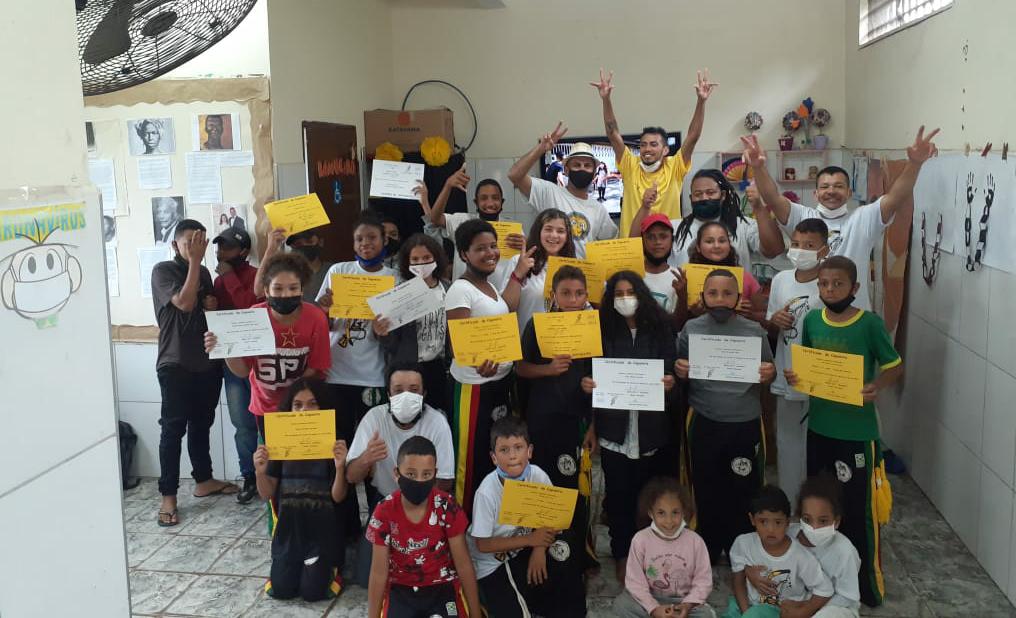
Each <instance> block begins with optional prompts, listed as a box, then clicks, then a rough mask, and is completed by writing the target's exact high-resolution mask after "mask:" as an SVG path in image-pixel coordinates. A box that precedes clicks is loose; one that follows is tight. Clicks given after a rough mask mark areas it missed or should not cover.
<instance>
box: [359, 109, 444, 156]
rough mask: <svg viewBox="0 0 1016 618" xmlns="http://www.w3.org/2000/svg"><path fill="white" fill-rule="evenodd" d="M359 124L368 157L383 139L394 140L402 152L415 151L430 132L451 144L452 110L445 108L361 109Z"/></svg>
mask: <svg viewBox="0 0 1016 618" xmlns="http://www.w3.org/2000/svg"><path fill="white" fill-rule="evenodd" d="M363 128H364V142H365V146H364V147H365V148H366V149H367V156H368V157H370V156H373V155H374V150H375V149H376V148H377V147H378V146H379V145H380V144H383V143H384V142H391V143H393V144H395V145H396V146H398V147H399V148H401V149H402V151H403V152H418V151H419V150H420V143H421V142H423V140H424V139H425V138H428V137H431V136H437V137H443V138H445V139H446V140H448V143H449V144H451V145H452V146H453V147H454V146H455V129H454V127H453V126H452V110H450V109H447V108H439V109H418V110H406V111H399V110H391V109H375V110H370V111H365V112H363Z"/></svg>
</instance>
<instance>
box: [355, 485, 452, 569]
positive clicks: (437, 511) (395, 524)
mask: <svg viewBox="0 0 1016 618" xmlns="http://www.w3.org/2000/svg"><path fill="white" fill-rule="evenodd" d="M427 504H428V505H430V508H429V509H428V511H427V514H426V515H424V516H423V519H421V520H420V523H417V524H414V523H413V522H411V521H409V519H408V518H406V512H405V510H403V508H402V492H401V491H395V492H393V493H392V494H390V495H389V496H388V497H387V498H385V499H384V500H382V501H381V502H380V503H378V505H377V507H375V508H374V515H373V516H371V518H370V522H369V523H368V524H367V533H366V536H367V540H368V541H370V542H371V543H373V544H374V545H387V546H388V582H389V583H391V584H396V585H399V586H433V585H435V584H442V583H445V582H453V581H455V580H456V579H458V577H459V576H458V573H456V572H455V564H454V562H453V561H452V552H451V548H450V547H449V546H448V539H451V538H455V537H457V536H459V535H460V534H465V532H466V528H467V527H468V526H469V522H468V521H467V520H466V513H465V512H464V511H463V510H462V508H460V507H459V505H458V503H457V502H455V498H452V497H451V495H449V494H447V493H445V492H443V491H441V490H440V489H437V488H436V487H435V488H434V489H432V490H431V492H430V498H428V499H427Z"/></svg>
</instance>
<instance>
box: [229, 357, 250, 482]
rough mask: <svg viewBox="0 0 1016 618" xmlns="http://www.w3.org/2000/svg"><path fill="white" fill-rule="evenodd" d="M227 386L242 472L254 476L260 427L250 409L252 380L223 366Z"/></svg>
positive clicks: (230, 417) (237, 453)
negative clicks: (255, 452)
mask: <svg viewBox="0 0 1016 618" xmlns="http://www.w3.org/2000/svg"><path fill="white" fill-rule="evenodd" d="M223 373H224V375H225V386H226V404H227V405H228V406H229V420H230V421H232V423H233V428H234V429H235V430H236V433H234V434H233V440H234V442H235V443H236V456H237V457H238V458H239V461H240V474H242V475H243V477H244V478H254V451H255V450H256V449H257V447H258V427H257V423H255V421H254V415H253V414H252V413H251V411H250V381H249V380H248V379H247V378H238V377H236V376H235V375H233V372H232V371H230V370H229V368H228V367H224V368H223Z"/></svg>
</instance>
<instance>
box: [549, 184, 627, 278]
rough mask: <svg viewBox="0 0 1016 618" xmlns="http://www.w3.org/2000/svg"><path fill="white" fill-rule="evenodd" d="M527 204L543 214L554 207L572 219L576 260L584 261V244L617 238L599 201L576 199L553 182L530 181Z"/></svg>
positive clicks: (614, 226)
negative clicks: (530, 186)
mask: <svg viewBox="0 0 1016 618" xmlns="http://www.w3.org/2000/svg"><path fill="white" fill-rule="evenodd" d="M531 181H532V188H531V189H530V190H529V205H530V206H532V207H533V208H535V209H536V211H537V212H542V211H544V210H547V209H550V208H557V209H558V210H561V211H563V212H565V213H568V215H569V218H570V219H571V232H572V238H573V239H574V240H575V257H577V258H580V259H585V257H586V242H589V241H594V240H610V239H611V238H614V237H616V236H617V225H616V224H615V223H614V222H613V221H612V220H611V218H610V215H609V214H608V213H607V209H606V208H604V206H603V203H602V202H598V201H596V200H595V199H590V198H588V197H587V198H586V199H584V200H583V199H579V198H577V197H575V196H574V195H572V194H571V193H569V192H568V189H565V188H564V187H559V186H557V185H555V184H554V183H552V182H547V181H546V180H540V179H539V178H532V179H531Z"/></svg>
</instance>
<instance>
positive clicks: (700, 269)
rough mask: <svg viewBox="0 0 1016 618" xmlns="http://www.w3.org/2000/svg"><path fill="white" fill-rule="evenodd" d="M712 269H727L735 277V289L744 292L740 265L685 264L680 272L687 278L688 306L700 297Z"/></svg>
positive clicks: (742, 273)
mask: <svg viewBox="0 0 1016 618" xmlns="http://www.w3.org/2000/svg"><path fill="white" fill-rule="evenodd" d="M714 270H726V271H729V272H730V273H731V274H732V275H734V277H735V278H736V279H737V291H738V292H740V293H742V294H744V269H743V268H741V267H740V266H714V265H713V264H685V265H684V266H682V267H681V272H682V273H683V274H684V276H685V277H686V278H687V279H688V306H689V307H691V306H692V305H694V304H695V303H697V302H698V301H699V300H701V298H702V289H703V288H704V287H705V284H706V277H708V276H709V273H711V272H713V271H714Z"/></svg>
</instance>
